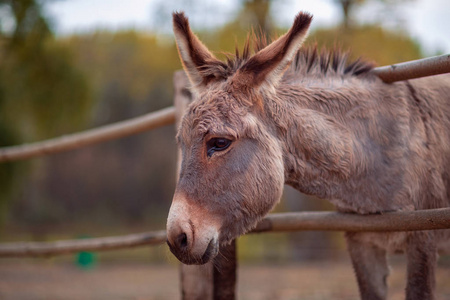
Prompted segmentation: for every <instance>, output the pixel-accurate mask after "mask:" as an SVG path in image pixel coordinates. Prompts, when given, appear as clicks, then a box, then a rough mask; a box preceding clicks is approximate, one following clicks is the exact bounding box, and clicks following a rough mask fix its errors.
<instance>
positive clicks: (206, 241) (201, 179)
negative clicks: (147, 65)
mask: <svg viewBox="0 0 450 300" xmlns="http://www.w3.org/2000/svg"><path fill="white" fill-rule="evenodd" d="M311 20H312V16H311V15H309V14H307V13H300V14H298V15H297V17H296V19H295V22H294V24H293V26H292V28H291V29H290V30H289V31H288V32H287V33H286V34H285V35H283V36H281V37H280V38H279V39H277V40H276V41H274V42H272V43H271V44H269V45H264V42H263V41H259V45H258V46H257V47H256V53H255V54H253V55H250V51H249V46H248V44H247V45H246V46H245V49H244V51H243V53H242V54H239V53H238V52H237V53H236V56H235V57H234V58H233V59H229V60H228V61H227V62H226V63H225V62H222V61H219V60H217V59H216V58H215V57H214V55H213V54H212V53H211V52H210V51H209V50H208V49H207V48H206V47H205V46H204V45H203V44H202V43H201V42H200V41H199V39H198V38H197V37H196V36H195V35H194V34H193V33H192V32H191V30H190V27H189V23H188V20H187V19H186V17H185V16H184V14H183V13H176V14H174V15H173V26H174V31H175V37H176V42H177V45H178V50H179V54H180V57H181V61H182V63H183V66H184V69H185V71H186V73H187V74H188V76H189V79H190V81H191V83H192V91H193V93H194V94H195V97H196V100H195V101H194V102H193V103H192V104H191V105H190V107H189V109H188V111H187V112H186V114H185V116H184V118H183V120H182V122H181V126H180V128H179V132H178V135H177V142H178V144H179V146H180V147H181V150H182V165H181V172H180V177H179V181H178V185H177V188H176V191H175V195H174V198H173V203H172V206H171V208H170V212H169V216H168V220H167V233H168V241H167V242H168V244H169V247H170V249H171V251H172V252H173V253H174V254H175V256H176V257H177V258H178V259H179V260H180V261H181V262H183V263H186V264H203V263H206V262H208V261H209V260H210V259H212V258H214V257H215V256H216V255H217V254H218V249H219V244H226V243H229V242H230V241H232V240H233V239H234V238H236V237H238V236H239V235H241V234H243V233H245V232H247V231H249V230H250V229H252V228H253V227H254V226H255V225H256V223H257V222H258V221H259V220H260V219H261V218H262V217H263V216H264V215H266V214H267V213H268V212H269V211H270V210H271V209H272V208H273V206H274V205H275V204H276V203H277V202H278V201H279V199H280V197H281V194H282V190H283V185H284V184H285V183H287V184H289V185H292V186H293V187H295V188H296V189H298V190H299V191H301V192H303V193H306V194H310V195H316V196H318V197H321V198H325V199H329V200H330V201H331V202H332V203H333V204H334V205H335V206H336V208H337V210H339V211H342V212H353V213H358V214H371V213H382V212H387V211H409V210H418V209H431V208H439V207H447V206H450V203H449V198H450V197H449V196H450V173H449V171H450V169H449V162H450V105H449V104H450V77H449V76H435V77H433V78H424V79H417V80H411V81H405V82H400V83H394V84H385V83H383V82H382V81H381V80H380V79H379V78H378V77H376V76H375V75H373V74H372V73H371V69H372V66H371V65H370V64H368V63H365V62H361V61H356V62H353V63H351V64H347V63H346V57H345V55H343V54H339V53H337V52H334V53H325V52H323V53H321V54H317V51H316V50H299V49H300V46H301V44H302V42H303V40H304V39H305V37H306V36H307V32H308V28H309V25H310V23H311ZM449 236H450V234H449V231H448V230H447V231H445V230H440V231H422V232H407V233H348V234H347V236H346V237H347V243H348V248H349V252H350V256H351V259H352V261H353V266H354V269H355V273H356V276H357V279H358V283H359V289H360V293H361V297H362V298H363V299H385V298H386V295H387V285H386V277H387V275H388V266H387V262H386V252H387V251H404V252H405V253H406V255H407V258H408V264H407V273H408V283H407V289H406V294H407V295H406V298H407V299H421V300H423V299H433V297H434V296H433V295H434V282H435V279H434V269H435V264H436V259H437V250H438V248H439V247H441V245H442V244H441V242H442V241H444V240H445V239H446V238H448V237H449Z"/></svg>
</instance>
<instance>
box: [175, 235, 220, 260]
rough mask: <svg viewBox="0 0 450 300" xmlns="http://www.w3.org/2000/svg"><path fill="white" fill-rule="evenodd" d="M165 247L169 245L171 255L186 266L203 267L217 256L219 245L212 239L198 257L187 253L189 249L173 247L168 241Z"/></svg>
mask: <svg viewBox="0 0 450 300" xmlns="http://www.w3.org/2000/svg"><path fill="white" fill-rule="evenodd" d="M167 245H169V249H170V251H171V252H172V253H173V255H175V256H176V258H178V260H179V261H180V262H182V263H183V264H186V265H203V264H206V263H207V262H209V261H210V260H211V259H213V258H214V257H216V256H217V254H218V253H219V243H218V241H217V239H212V240H211V241H209V243H208V247H206V250H205V252H204V253H203V254H202V255H201V256H200V255H196V254H193V253H191V252H190V251H189V249H186V248H184V249H179V248H176V247H173V246H172V245H171V244H170V243H169V241H167Z"/></svg>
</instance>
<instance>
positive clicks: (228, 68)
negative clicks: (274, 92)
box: [200, 33, 374, 79]
mask: <svg viewBox="0 0 450 300" xmlns="http://www.w3.org/2000/svg"><path fill="white" fill-rule="evenodd" d="M251 36H252V38H251V37H250V35H249V36H248V37H247V40H246V42H245V44H244V48H243V51H242V53H241V52H240V51H239V49H238V47H236V50H235V54H234V55H233V54H229V53H223V54H224V55H225V56H226V57H227V61H226V62H222V61H211V62H209V63H207V64H206V65H205V66H203V67H202V69H201V70H200V72H201V73H202V75H203V76H205V77H215V78H217V79H226V78H228V77H229V76H231V75H232V74H234V73H235V72H236V71H237V70H238V69H239V68H240V67H241V66H243V65H244V64H245V63H246V62H247V61H248V60H249V59H250V57H251V56H252V54H254V53H256V52H258V51H259V50H261V49H263V48H265V47H266V46H267V45H269V44H270V41H268V40H267V38H266V37H265V36H264V35H260V36H256V35H255V34H254V33H252V35H251ZM252 44H253V45H252ZM251 45H252V46H253V47H251ZM250 48H253V51H251V50H250ZM348 56H349V52H348V51H342V50H341V49H339V48H337V47H336V48H334V49H332V50H327V49H325V48H322V49H321V50H319V49H318V47H317V44H316V45H313V46H308V47H305V48H301V49H300V50H299V51H298V52H297V54H296V56H295V58H294V60H293V62H292V64H291V67H290V71H291V72H293V73H294V74H295V75H308V74H311V73H314V74H319V75H322V76H326V75H329V74H332V73H333V74H335V75H349V76H359V75H363V74H367V73H368V72H370V71H371V70H372V69H373V68H374V64H373V63H371V62H368V61H365V60H363V59H360V58H358V59H356V60H354V61H351V62H349V61H348Z"/></svg>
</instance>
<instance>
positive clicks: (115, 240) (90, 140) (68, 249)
mask: <svg viewBox="0 0 450 300" xmlns="http://www.w3.org/2000/svg"><path fill="white" fill-rule="evenodd" d="M373 72H374V73H375V74H376V75H377V76H379V77H380V78H381V79H382V80H383V81H385V82H387V83H391V82H395V81H401V80H408V79H413V78H418V77H424V76H431V75H437V74H443V73H450V55H449V54H447V55H441V56H437V57H432V58H426V59H422V60H417V61H412V62H406V63H401V64H396V65H391V66H386V67H380V68H375V69H374V70H373ZM174 86H175V104H174V107H168V108H166V109H162V110H159V111H157V112H153V113H149V114H147V115H144V116H141V117H138V118H134V119H130V120H127V121H123V122H118V123H115V124H111V125H107V126H103V127H99V128H96V129H91V130H88V131H85V132H81V133H76V134H70V135H66V136H62V137H59V138H55V139H50V140H46V141H42V142H37V143H32V144H24V145H20V146H11V147H4V148H0V162H5V161H13V160H21V159H29V158H32V157H38V156H43V155H49V154H53V153H57V152H62V151H68V150H72V149H76V148H80V147H84V146H86V145H90V144H94V143H100V142H104V141H107V140H112V139H117V138H121V137H125V136H128V135H132V134H137V133H141V132H144V131H147V130H151V129H154V128H157V127H160V126H164V125H169V124H173V123H174V122H176V121H178V120H180V119H181V116H182V115H183V112H184V111H185V109H186V106H187V105H188V103H189V102H190V101H191V100H192V99H191V98H190V93H189V92H188V82H187V78H186V76H185V74H184V73H183V72H182V71H178V72H176V73H175V75H174ZM445 228H450V208H441V209H430V210H423V211H412V212H390V213H384V214H377V215H366V216H361V215H355V214H343V213H337V212H300V213H283V214H270V215H268V216H267V217H266V218H264V219H263V220H262V221H261V222H260V223H259V224H258V225H257V227H256V228H255V229H254V230H253V231H252V232H251V233H259V232H268V231H271V232H280V231H299V230H335V231H374V232H377V231H380V232H386V231H412V230H432V229H445ZM165 240H166V233H165V231H157V232H147V233H140V234H131V235H126V236H119V237H105V238H92V239H84V240H72V241H70V240H67V241H57V242H50V243H34V242H21V243H6V244H0V257H25V256H52V255H61V254H67V253H76V252H80V251H104V250H114V249H120V248H129V247H137V246H143V245H155V244H161V243H164V242H165ZM220 252H221V254H223V255H221V256H220V257H218V258H217V259H218V260H221V261H216V262H215V263H208V264H206V265H203V266H186V265H182V267H181V280H182V284H181V286H182V295H183V299H215V300H217V299H234V292H235V291H234V290H235V280H236V248H235V243H234V242H233V243H232V244H231V245H228V246H223V247H222V246H221V249H220ZM214 265H220V266H221V270H220V272H219V271H218V270H217V269H215V267H214Z"/></svg>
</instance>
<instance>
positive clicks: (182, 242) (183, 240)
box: [176, 232, 188, 250]
mask: <svg viewBox="0 0 450 300" xmlns="http://www.w3.org/2000/svg"><path fill="white" fill-rule="evenodd" d="M176 243H177V246H178V248H179V249H180V250H181V249H186V248H187V246H188V239H187V235H186V233H184V232H182V233H180V235H179V236H178V237H177V240H176Z"/></svg>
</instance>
